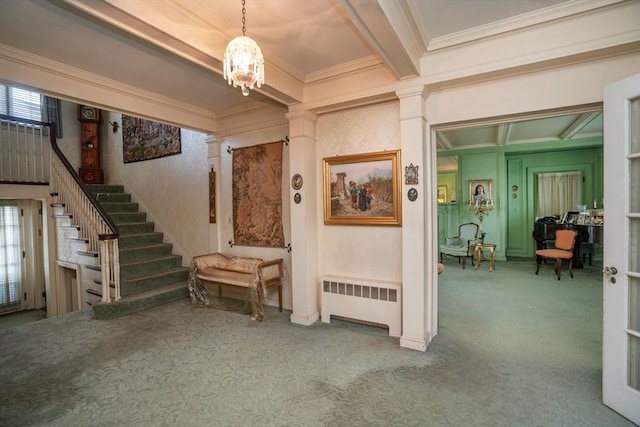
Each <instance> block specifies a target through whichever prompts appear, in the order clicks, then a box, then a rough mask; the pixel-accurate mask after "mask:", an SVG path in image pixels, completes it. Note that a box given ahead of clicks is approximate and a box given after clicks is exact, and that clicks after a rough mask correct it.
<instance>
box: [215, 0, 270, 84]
mask: <svg viewBox="0 0 640 427" xmlns="http://www.w3.org/2000/svg"><path fill="white" fill-rule="evenodd" d="M244 5H245V0H242V35H241V36H238V37H236V38H235V39H233V40H231V41H230V42H229V44H228V45H227V50H226V51H225V52H224V74H223V76H224V78H225V79H227V81H228V82H229V84H230V85H231V84H232V85H233V87H238V86H240V87H241V88H242V94H243V95H244V96H247V95H249V89H253V88H254V86H257V87H260V86H262V84H263V83H264V57H263V56H262V51H261V50H260V47H258V44H257V43H256V42H254V41H253V40H252V39H251V38H249V37H247V36H246V35H245V34H246V32H247V28H246V26H245V25H246V18H245V16H244V15H245V13H246V12H247V10H246V9H245V7H244Z"/></svg>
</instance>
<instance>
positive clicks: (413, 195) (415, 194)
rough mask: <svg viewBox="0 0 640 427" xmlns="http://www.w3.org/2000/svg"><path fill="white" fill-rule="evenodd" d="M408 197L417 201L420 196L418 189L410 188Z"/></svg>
mask: <svg viewBox="0 0 640 427" xmlns="http://www.w3.org/2000/svg"><path fill="white" fill-rule="evenodd" d="M407 197H408V198H409V200H410V201H412V202H415V201H416V199H417V198H418V190H416V189H415V188H410V189H409V191H408V192H407Z"/></svg>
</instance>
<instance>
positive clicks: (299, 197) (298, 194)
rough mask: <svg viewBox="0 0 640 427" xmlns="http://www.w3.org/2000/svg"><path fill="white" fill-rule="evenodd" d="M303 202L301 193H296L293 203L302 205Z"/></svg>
mask: <svg viewBox="0 0 640 427" xmlns="http://www.w3.org/2000/svg"><path fill="white" fill-rule="evenodd" d="M301 200H302V196H301V195H300V193H296V194H295V195H294V196H293V201H294V202H296V204H298V203H300V201H301Z"/></svg>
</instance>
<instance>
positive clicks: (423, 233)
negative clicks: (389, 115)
mask: <svg viewBox="0 0 640 427" xmlns="http://www.w3.org/2000/svg"><path fill="white" fill-rule="evenodd" d="M397 95H398V98H399V99H400V146H401V149H402V176H401V180H402V194H401V197H404V198H405V199H404V200H403V203H402V337H401V338H400V345H401V346H402V347H406V348H411V349H414V350H419V351H426V349H427V346H428V345H429V342H430V341H431V340H432V339H433V337H434V336H435V334H436V333H437V295H436V283H437V282H436V275H437V220H436V219H437V217H436V205H435V203H436V198H435V195H434V194H435V193H434V191H432V189H435V188H436V182H437V174H436V170H435V164H436V163H435V148H434V147H432V146H431V144H430V141H429V137H428V134H427V119H426V97H427V94H426V91H425V89H424V88H423V87H422V86H421V87H419V88H411V89H407V90H402V91H398V92H397ZM411 164H413V166H417V167H418V183H417V184H407V183H406V181H405V170H406V167H407V166H409V165H411ZM412 189H413V190H415V191H416V192H417V198H416V199H415V200H414V201H411V200H410V199H409V198H408V193H409V190H412Z"/></svg>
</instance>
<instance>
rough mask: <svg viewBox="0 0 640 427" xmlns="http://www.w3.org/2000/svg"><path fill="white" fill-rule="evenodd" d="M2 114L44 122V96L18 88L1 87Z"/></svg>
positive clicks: (0, 107)
mask: <svg viewBox="0 0 640 427" xmlns="http://www.w3.org/2000/svg"><path fill="white" fill-rule="evenodd" d="M0 113H1V114H8V115H10V116H16V117H20V118H23V119H31V120H38V121H40V120H42V96H41V95H40V94H39V93H36V92H31V91H29V90H26V89H21V88H18V87H13V86H7V85H0Z"/></svg>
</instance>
